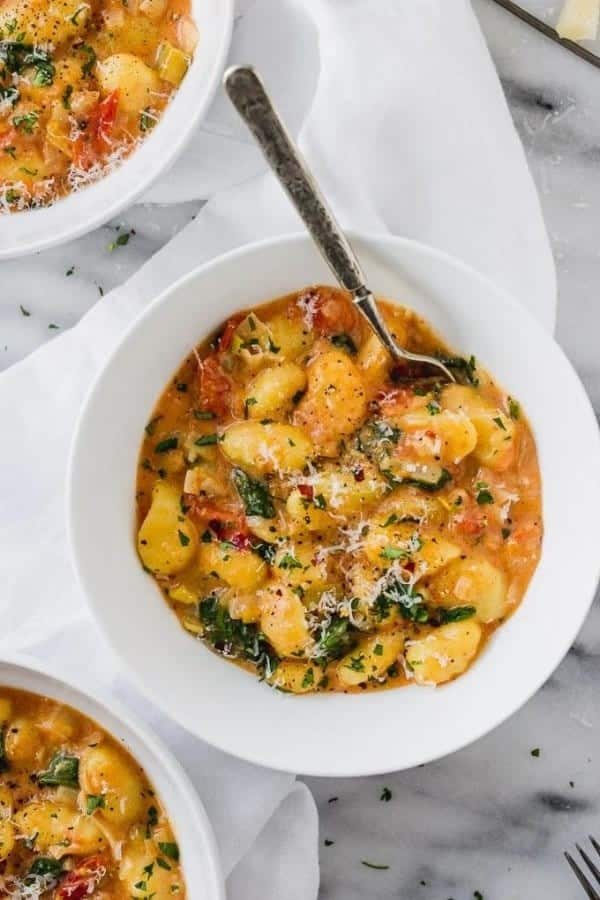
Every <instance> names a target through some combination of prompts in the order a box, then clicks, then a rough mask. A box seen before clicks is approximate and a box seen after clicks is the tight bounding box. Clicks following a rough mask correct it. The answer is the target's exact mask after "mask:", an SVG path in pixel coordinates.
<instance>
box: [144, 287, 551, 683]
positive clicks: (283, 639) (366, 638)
mask: <svg viewBox="0 0 600 900" xmlns="http://www.w3.org/2000/svg"><path fill="white" fill-rule="evenodd" d="M380 308H381V310H382V313H383V315H384V317H385V319H386V321H387V322H388V325H389V326H390V327H391V329H392V331H393V332H394V334H395V335H396V337H397V339H398V341H399V342H400V343H401V344H402V345H403V346H405V347H407V348H408V349H411V350H414V351H422V352H426V353H429V354H438V355H439V356H441V357H443V358H444V359H445V360H446V362H447V365H448V366H449V367H451V368H452V370H453V372H454V373H455V374H456V378H457V383H456V384H449V383H445V382H443V381H440V379H439V374H438V373H432V370H431V369H428V368H427V367H426V366H422V365H410V366H408V365H397V364H393V363H392V361H391V359H390V358H389V357H388V355H387V353H386V351H385V350H384V349H383V348H382V346H381V345H380V344H379V342H378V340H377V339H376V338H375V336H374V335H373V334H372V333H371V332H370V330H369V328H368V326H367V324H366V323H365V322H364V321H363V320H362V318H361V317H360V315H359V314H358V312H357V311H356V309H355V308H354V307H353V306H352V304H351V302H350V300H349V298H348V297H347V296H346V295H345V294H344V293H343V292H341V291H338V290H335V289H333V288H328V287H314V288H308V289H305V290H303V291H300V292H298V293H296V294H293V295H290V296H287V297H283V298H281V299H279V300H276V301H274V302H272V303H269V304H266V305H264V306H260V307H257V308H256V309H254V310H251V311H249V310H247V311H243V312H240V313H239V314H237V315H235V316H233V317H232V318H231V319H229V320H228V321H227V322H226V323H225V324H224V326H223V328H222V329H221V331H220V332H219V333H218V334H217V335H216V336H215V337H214V339H213V340H212V341H210V342H206V343H203V344H200V345H199V346H198V347H197V348H196V349H195V350H194V352H193V353H192V354H191V355H190V356H189V357H188V358H187V359H186V360H185V361H184V362H183V364H182V366H181V368H180V369H179V371H178V372H177V373H176V374H175V376H174V378H173V379H172V381H171V382H170V384H169V385H168V386H167V387H166V389H165V391H164V393H163V395H162V397H161V398H160V400H159V402H158V404H157V406H156V409H155V410H154V412H153V413H152V416H151V418H150V420H149V422H148V425H147V427H146V434H145V435H144V438H143V443H142V449H141V455H140V462H139V467H138V476H137V495H136V496H137V511H138V523H139V526H138V527H139V531H138V535H137V545H138V552H139V555H140V558H141V561H142V563H143V565H144V566H145V568H146V570H147V571H148V572H149V573H150V574H151V576H152V577H153V578H154V579H155V580H156V581H157V583H158V585H159V586H160V588H161V590H162V592H163V594H164V596H165V597H166V599H167V601H168V603H169V604H170V605H171V606H172V608H173V609H174V611H175V612H176V614H177V616H178V617H179V619H180V621H181V623H182V625H183V627H184V628H186V629H187V630H188V631H189V632H190V633H191V634H193V635H194V636H196V637H198V638H199V639H200V640H203V641H205V642H206V643H207V644H208V645H209V646H211V647H212V648H213V649H215V650H216V651H217V652H219V653H221V654H223V655H224V656H226V657H228V658H231V659H233V660H234V661H236V662H238V663H241V664H243V665H245V666H247V667H250V668H252V669H253V670H255V671H256V672H257V674H258V675H259V676H260V677H261V678H264V679H266V680H267V681H268V682H269V683H270V684H271V685H273V686H274V687H277V688H279V689H281V690H285V691H291V692H294V693H304V692H308V691H318V690H334V691H356V690H365V689H369V688H379V687H381V686H386V685H387V686H391V685H399V684H405V683H407V682H412V683H415V684H418V685H433V684H441V683H443V682H446V681H450V680H452V679H453V678H455V677H456V676H457V675H460V674H461V673H462V672H463V671H465V669H466V668H468V666H469V665H470V664H471V662H472V661H473V660H474V659H475V658H476V656H477V655H478V653H479V652H480V651H481V649H482V648H483V647H484V645H485V642H486V641H487V640H488V638H489V637H490V635H491V633H492V632H493V631H494V629H495V628H497V627H498V626H499V625H500V624H501V623H502V622H503V621H504V620H505V619H506V618H507V616H509V615H510V614H511V613H512V612H513V611H514V609H515V608H516V606H517V605H518V603H519V602H520V600H521V599H522V597H523V594H524V592H525V590H526V588H527V585H528V583H529V580H530V578H531V576H532V573H533V571H534V569H535V567H536V565H537V562H538V559H539V556H540V549H541V541H542V516H541V485H540V472H539V467H538V461H537V454H536V447H535V441H534V438H533V435H532V432H531V429H530V427H529V424H528V422H527V419H526V417H525V415H524V412H523V410H522V409H521V407H520V405H519V402H518V399H516V398H514V397H510V396H508V395H507V394H506V392H505V391H503V389H502V387H501V386H500V385H498V384H497V383H496V382H495V381H494V379H493V377H492V376H491V375H490V374H489V373H488V372H486V371H485V370H484V369H483V368H482V367H481V366H480V365H479V364H478V362H477V360H476V359H475V358H474V357H471V358H469V359H463V358H460V357H456V356H454V355H453V354H452V353H451V351H449V350H448V348H447V347H446V346H445V345H444V344H443V342H442V341H441V339H440V338H439V337H438V336H437V335H436V334H434V332H433V331H432V330H431V328H430V327H429V326H428V325H427V323H426V322H424V321H423V320H422V319H421V318H419V317H418V316H417V315H416V314H415V313H414V312H412V311H411V310H409V309H404V308H402V307H398V306H395V305H392V304H390V303H386V302H385V301H382V302H381V303H380Z"/></svg>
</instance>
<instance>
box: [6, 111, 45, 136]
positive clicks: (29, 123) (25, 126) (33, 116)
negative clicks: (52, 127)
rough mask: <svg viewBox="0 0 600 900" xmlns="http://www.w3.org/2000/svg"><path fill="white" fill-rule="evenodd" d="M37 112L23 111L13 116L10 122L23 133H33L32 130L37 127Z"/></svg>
mask: <svg viewBox="0 0 600 900" xmlns="http://www.w3.org/2000/svg"><path fill="white" fill-rule="evenodd" d="M39 117H40V116H39V113H37V112H36V111H35V110H32V111H31V112H28V113H24V114H23V115H21V116H13V120H12V123H13V125H14V126H15V128H18V129H19V131H23V132H24V133H25V134H33V132H34V130H35V129H36V127H37V124H38V120H39Z"/></svg>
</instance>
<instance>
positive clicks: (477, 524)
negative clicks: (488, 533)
mask: <svg viewBox="0 0 600 900" xmlns="http://www.w3.org/2000/svg"><path fill="white" fill-rule="evenodd" d="M452 521H453V526H454V529H455V530H456V531H458V532H459V534H464V535H466V536H467V537H479V535H480V534H481V533H482V532H483V530H484V529H485V513H484V512H483V511H482V510H481V509H480V508H479V507H478V506H475V504H474V503H469V502H468V501H467V502H463V506H462V507H461V508H460V511H459V512H458V513H457V514H456V515H455V516H454V517H453V520H452Z"/></svg>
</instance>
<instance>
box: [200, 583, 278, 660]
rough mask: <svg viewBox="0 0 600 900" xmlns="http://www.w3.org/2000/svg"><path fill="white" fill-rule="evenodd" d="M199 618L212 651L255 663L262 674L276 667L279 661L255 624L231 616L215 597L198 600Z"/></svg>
mask: <svg viewBox="0 0 600 900" xmlns="http://www.w3.org/2000/svg"><path fill="white" fill-rule="evenodd" d="M198 618H199V619H200V621H201V622H202V624H203V626H204V632H203V635H202V636H203V637H204V638H205V640H207V641H208V642H209V643H211V644H212V645H213V647H214V648H215V650H218V651H219V652H220V653H226V654H227V656H233V657H236V658H238V659H245V660H248V661H249V662H252V663H254V665H255V666H256V667H257V669H258V670H259V671H260V672H262V674H263V676H269V675H271V674H272V673H273V672H274V671H275V669H276V668H277V663H278V662H279V660H278V658H277V656H276V655H275V653H274V652H273V649H272V647H271V645H270V644H269V642H268V641H267V639H266V638H265V636H264V635H263V634H262V632H261V631H260V630H259V629H258V627H257V626H256V625H254V624H248V623H246V622H242V621H240V620H239V619H232V618H231V616H230V615H229V613H228V611H227V609H226V608H225V607H224V606H222V604H221V603H219V600H218V598H217V597H215V596H210V597H207V598H206V599H204V600H201V601H200V604H199V606H198Z"/></svg>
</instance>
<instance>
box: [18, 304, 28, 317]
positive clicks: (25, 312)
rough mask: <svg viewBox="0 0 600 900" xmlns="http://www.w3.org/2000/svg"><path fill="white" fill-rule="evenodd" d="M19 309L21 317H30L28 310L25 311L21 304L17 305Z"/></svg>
mask: <svg viewBox="0 0 600 900" xmlns="http://www.w3.org/2000/svg"><path fill="white" fill-rule="evenodd" d="M19 309H20V310H21V315H23V316H30V315H31V313H30V312H29V310H28V309H25V307H24V306H23V304H22V303H20V304H19Z"/></svg>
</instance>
